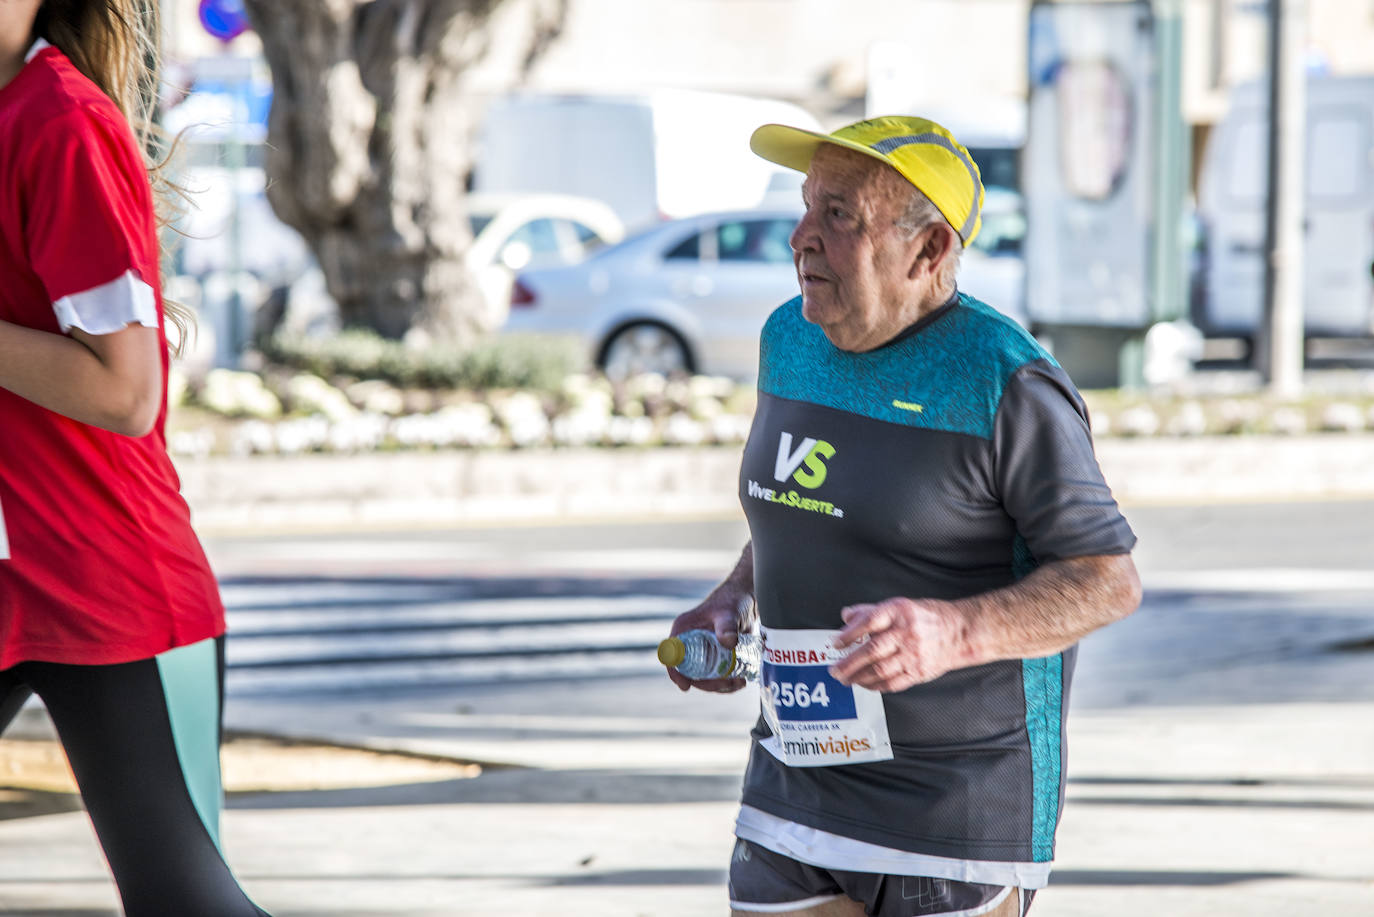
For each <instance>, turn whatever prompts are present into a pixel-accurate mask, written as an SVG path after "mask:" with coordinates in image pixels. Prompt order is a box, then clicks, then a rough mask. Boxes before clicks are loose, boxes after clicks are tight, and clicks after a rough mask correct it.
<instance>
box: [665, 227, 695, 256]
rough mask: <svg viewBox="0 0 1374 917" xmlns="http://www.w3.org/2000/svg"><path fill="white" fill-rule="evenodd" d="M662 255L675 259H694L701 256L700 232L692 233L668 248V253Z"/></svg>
mask: <svg viewBox="0 0 1374 917" xmlns="http://www.w3.org/2000/svg"><path fill="white" fill-rule="evenodd" d="M664 257H665V258H671V259H675V260H684V261H686V260H690V261H695V260H696V259H697V258H699V257H701V234H700V233H695V232H694V233H692V234H691V235H690V236H688V237H687V238H685V239H683V240H682V241H681V242H679V243H678V244H677V245H674V246H673V247H672V248H671V249H669V250H668V254H666V255H664Z"/></svg>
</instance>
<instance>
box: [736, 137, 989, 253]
mask: <svg viewBox="0 0 1374 917" xmlns="http://www.w3.org/2000/svg"><path fill="white" fill-rule="evenodd" d="M822 143H830V144H833V145H835V146H841V147H844V148H845V149H847V150H853V151H854V152H856V153H862V154H864V155H865V156H871V157H873V158H874V159H877V160H881V161H882V162H885V163H887V164H888V165H890V166H892V168H894V169H896V170H897V172H898V173H899V174H900V175H901V176H902V177H903V178H905V179H906V180H907V181H909V182H911V183H912V184H913V185H915V186H916V188H917V189H918V190H920V192H921V193H922V194H924V195H925V196H926V197H928V198H930V201H931V203H932V204H934V205H935V207H936V208H937V209H938V210H939V211H940V213H941V214H942V215H943V216H944V218H945V219H946V220H947V221H948V222H949V225H950V226H953V227H954V230H955V231H956V232H957V233H959V238H960V239H962V240H963V243H964V247H966V248H967V247H968V244H969V243H970V242H972V241H973V239H974V237H975V236H977V235H978V230H980V229H981V228H982V227H983V178H982V174H981V173H980V172H979V171H978V164H977V163H975V162H974V161H973V157H972V156H970V155H969V152H968V150H966V149H965V148H964V145H963V144H961V143H960V142H959V141H958V140H956V139H954V135H953V134H951V133H950V132H949V131H948V130H946V129H945V128H944V127H941V126H940V125H939V124H936V123H935V122H934V121H931V120H929V119H927V118H913V117H908V116H905V115H888V116H885V117H882V118H870V119H868V120H867V121H859V122H857V123H855V124H850V125H847V126H845V127H842V128H840V129H839V130H837V131H833V132H831V133H829V134H818V133H816V132H815V131H808V130H802V129H801V128H799V127H788V126H786V125H784V124H765V125H763V127H760V128H759V129H758V130H756V131H754V134H753V136H752V137H750V138H749V148H750V149H751V150H753V151H754V152H755V153H757V154H758V155H760V156H762V157H763V158H764V159H767V160H768V161H769V162H776V163H777V164H778V165H780V166H786V167H787V168H789V169H796V170H797V171H798V172H805V171H807V170H808V169H810V168H811V157H812V156H814V155H815V154H816V149H817V148H818V147H820V145H821V144H822Z"/></svg>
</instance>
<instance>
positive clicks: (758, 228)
mask: <svg viewBox="0 0 1374 917" xmlns="http://www.w3.org/2000/svg"><path fill="white" fill-rule="evenodd" d="M794 225H795V224H793V223H792V222H790V221H788V220H739V221H732V222H729V223H722V224H721V225H720V226H719V227H717V229H716V245H717V251H718V253H719V254H718V257H719V258H720V260H721V261H757V262H763V263H766V264H777V263H786V264H791V263H792V248H791V246H790V245H789V244H788V241H787V240H788V238H789V237H790V236H791V235H792V228H793V226H794Z"/></svg>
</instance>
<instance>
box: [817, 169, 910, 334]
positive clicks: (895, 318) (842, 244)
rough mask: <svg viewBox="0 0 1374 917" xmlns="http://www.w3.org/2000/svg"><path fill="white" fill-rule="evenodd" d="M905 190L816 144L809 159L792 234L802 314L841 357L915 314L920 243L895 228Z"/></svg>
mask: <svg viewBox="0 0 1374 917" xmlns="http://www.w3.org/2000/svg"><path fill="white" fill-rule="evenodd" d="M909 197H910V186H909V185H907V184H906V182H905V181H904V180H903V179H902V177H901V176H900V175H898V174H897V173H896V172H895V171H893V170H892V169H891V168H889V167H887V166H885V165H883V164H882V163H881V162H878V161H877V160H875V159H873V158H871V157H868V156H864V155H863V154H861V153H855V152H853V151H851V150H846V149H844V148H842V147H837V146H833V145H830V144H822V145H821V147H820V149H818V150H817V151H816V155H815V156H814V157H813V158H812V160H811V168H810V169H809V170H808V171H807V174H806V182H805V184H804V185H803V186H802V200H803V202H804V203H805V204H806V214H805V216H803V217H802V219H801V222H799V223H798V224H797V228H796V229H795V230H794V231H793V233H792V239H791V244H792V260H793V263H794V264H796V266H797V280H798V281H799V282H800V284H801V291H802V315H803V316H804V317H805V318H806V320H807V321H809V322H814V323H815V324H817V325H820V326H821V330H822V331H824V332H825V336H826V337H827V338H829V339H830V342H831V343H832V344H834V345H835V346H836V347H838V348H840V349H841V350H849V351H864V350H872V349H873V348H875V347H878V346H880V345H881V344H884V343H886V342H887V341H889V340H891V339H892V338H893V337H895V336H896V335H897V334H898V333H899V332H900V331H901V330H902V329H903V328H905V327H907V326H908V325H910V324H911V323H912V322H914V321H915V320H916V319H917V318H918V317H919V315H920V311H919V309H920V305H921V303H920V301H919V299H920V297H919V292H920V291H918V290H915V289H913V286H912V266H913V263H914V261H915V259H916V257H917V255H918V253H919V251H920V247H919V245H918V244H917V243H918V242H919V240H920V239H921V238H922V237H923V234H918V235H917V237H916V238H915V239H911V238H908V237H907V236H906V234H905V233H904V232H903V231H902V230H900V229H899V228H898V227H897V225H896V222H897V219H898V218H899V217H900V216H901V214H902V210H903V208H904V206H905V204H906V201H907V200H908V199H909Z"/></svg>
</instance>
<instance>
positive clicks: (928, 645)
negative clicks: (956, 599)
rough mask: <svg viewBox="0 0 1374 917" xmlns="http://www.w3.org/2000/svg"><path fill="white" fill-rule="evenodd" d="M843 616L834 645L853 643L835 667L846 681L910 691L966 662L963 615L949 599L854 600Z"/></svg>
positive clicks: (887, 690)
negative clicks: (854, 602) (861, 601)
mask: <svg viewBox="0 0 1374 917" xmlns="http://www.w3.org/2000/svg"><path fill="white" fill-rule="evenodd" d="M840 616H841V617H842V618H844V622H845V626H844V629H843V630H841V631H840V632H839V634H837V635H836V637H835V642H834V645H835V648H836V649H844V648H846V647H853V649H852V651H851V652H850V653H849V655H847V656H845V657H844V658H843V659H841V660H840V661H839V662H837V663H835V665H833V666H831V668H830V673H831V674H832V675H834V676H835V678H837V679H839V681H840V683H841V684H846V685H858V686H860V687H863V688H869V689H871V690H874V691H882V692H885V693H891V692H894V691H905V690H906V689H907V688H910V687H911V686H912V685H918V684H921V683H923V682H927V681H933V680H934V679H936V678H939V677H940V676H941V675H943V674H945V673H946V672H948V671H950V670H951V669H956V668H959V667H960V666H961V665H965V664H967V663H965V662H963V661H961V659H962V656H961V654H962V650H963V647H962V646H961V640H960V634H961V633H962V631H963V629H964V628H963V616H962V615H961V614H960V613H959V611H958V609H956V608H955V607H954V606H953V605H952V604H951V603H949V602H941V601H937V600H935V599H922V600H920V601H913V600H912V599H903V598H894V599H887V600H886V601H883V602H878V603H876V604H872V605H850V606H849V607H848V608H845V609H844V610H842V611H841V612H840ZM865 638H867V639H865ZM861 641H862V644H861V645H856V644H860V643H861Z"/></svg>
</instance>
